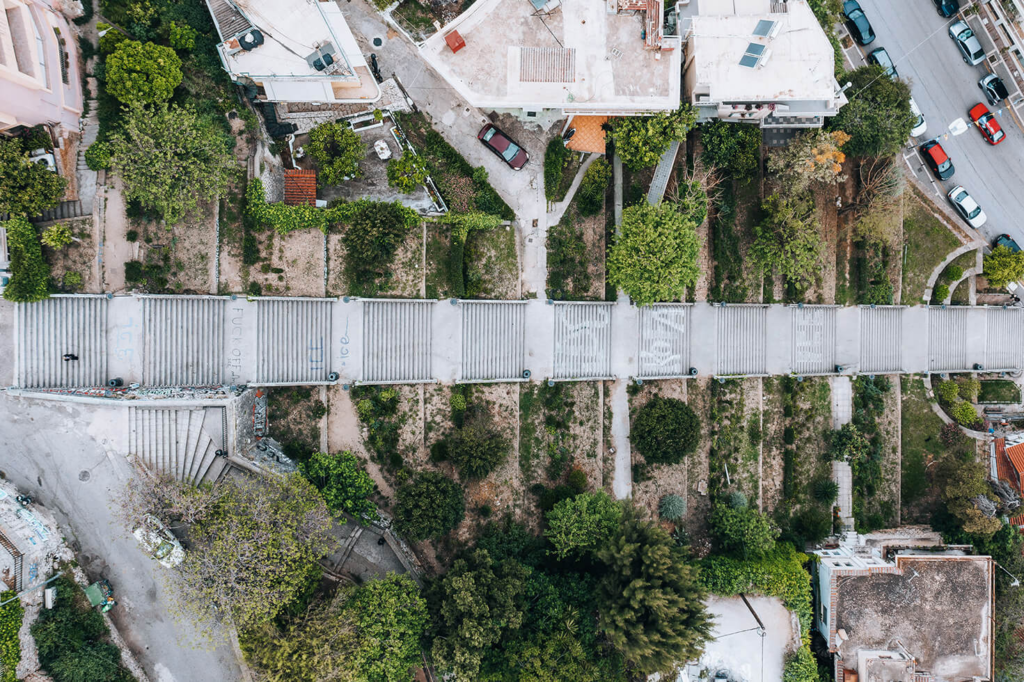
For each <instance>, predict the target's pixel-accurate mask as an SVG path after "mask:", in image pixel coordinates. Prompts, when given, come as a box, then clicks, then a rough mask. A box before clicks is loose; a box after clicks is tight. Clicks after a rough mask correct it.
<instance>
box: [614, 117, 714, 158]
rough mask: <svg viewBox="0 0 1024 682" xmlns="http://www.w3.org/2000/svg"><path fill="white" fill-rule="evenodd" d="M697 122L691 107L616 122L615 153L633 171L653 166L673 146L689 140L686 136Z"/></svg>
mask: <svg viewBox="0 0 1024 682" xmlns="http://www.w3.org/2000/svg"><path fill="white" fill-rule="evenodd" d="M696 120H697V113H696V111H695V110H694V109H693V107H691V106H689V105H687V104H684V105H683V106H681V107H680V108H679V109H678V110H677V111H672V112H667V113H658V114H655V115H653V116H624V117H621V118H616V119H613V121H614V122H613V126H614V127H613V129H612V140H613V141H614V142H615V151H616V152H617V153H618V155H619V157H620V158H621V159H622V163H624V164H625V165H626V167H627V168H629V169H630V170H633V171H637V170H640V169H641V168H645V167H647V166H653V165H654V164H656V163H658V161H659V159H660V158H661V155H662V154H664V153H665V150H666V149H668V148H669V145H670V144H671V143H672V142H674V141H680V140H683V139H685V138H686V133H687V132H688V131H689V130H690V128H692V127H693V124H694V123H695V122H696Z"/></svg>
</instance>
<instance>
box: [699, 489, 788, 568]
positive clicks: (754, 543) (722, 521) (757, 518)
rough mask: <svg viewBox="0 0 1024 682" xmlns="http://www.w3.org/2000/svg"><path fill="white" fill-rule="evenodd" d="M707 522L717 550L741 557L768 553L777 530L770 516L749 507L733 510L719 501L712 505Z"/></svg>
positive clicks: (773, 545) (771, 548)
mask: <svg viewBox="0 0 1024 682" xmlns="http://www.w3.org/2000/svg"><path fill="white" fill-rule="evenodd" d="M708 521H709V526H710V530H711V534H712V535H713V536H714V538H715V541H716V542H717V544H718V547H719V549H720V550H722V551H723V552H732V553H735V554H738V555H740V556H743V557H745V558H746V557H759V556H763V555H765V554H768V553H769V552H771V551H772V550H773V549H774V548H775V539H776V538H777V537H779V529H778V528H776V527H775V526H774V525H773V524H772V522H771V519H770V518H769V517H767V516H766V515H764V514H762V513H761V512H759V511H758V510H756V509H753V508H750V507H748V508H746V509H733V508H732V507H730V506H728V505H725V504H721V503H719V504H716V505H715V506H714V507H713V509H712V511H711V516H710V518H709V520H708Z"/></svg>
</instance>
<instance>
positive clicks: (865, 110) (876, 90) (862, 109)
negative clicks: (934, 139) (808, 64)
mask: <svg viewBox="0 0 1024 682" xmlns="http://www.w3.org/2000/svg"><path fill="white" fill-rule="evenodd" d="M843 79H844V80H846V81H848V82H849V83H851V87H850V88H849V89H847V91H846V95H847V97H848V98H849V100H850V101H849V102H847V103H846V105H844V106H843V108H841V109H840V110H839V114H837V115H836V116H835V117H833V118H832V119H830V120H829V129H830V130H842V131H845V132H846V133H848V134H849V135H850V140H849V141H848V142H847V143H846V144H845V145H843V151H844V152H846V153H847V154H848V155H850V156H876V157H884V156H892V155H893V154H896V153H897V152H899V151H900V150H901V149H902V148H903V145H905V144H906V143H907V140H908V139H909V138H910V131H911V130H912V129H913V127H914V120H915V117H914V115H913V114H911V112H910V86H908V85H907V84H906V83H905V82H904V81H902V80H893V79H892V78H889V77H888V76H887V75H885V70H884V69H883V68H882V67H881V66H878V65H869V66H862V67H860V68H857V69H854V70H853V71H851V72H849V73H847V74H846V75H845V76H844V77H843Z"/></svg>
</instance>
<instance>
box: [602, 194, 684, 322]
mask: <svg viewBox="0 0 1024 682" xmlns="http://www.w3.org/2000/svg"><path fill="white" fill-rule="evenodd" d="M699 249H700V241H699V239H698V238H697V223H696V222H694V220H693V218H692V217H691V216H688V215H684V214H683V213H680V212H679V211H678V210H677V209H676V207H675V206H674V205H672V204H670V203H660V204H658V205H657V206H651V205H649V204H648V203H647V202H642V203H640V204H637V205H635V206H630V207H629V208H627V209H626V210H625V212H624V213H623V216H622V226H621V232H620V234H618V235H616V236H615V242H614V244H613V245H612V248H611V249H610V251H609V253H608V280H609V282H611V284H613V285H614V286H617V287H620V288H622V289H623V290H624V291H625V292H626V293H627V294H629V295H630V296H631V297H632V298H633V300H634V302H635V303H636V304H637V305H641V306H644V305H650V304H651V303H654V302H656V301H677V300H680V299H681V298H682V297H683V296H685V295H686V289H687V287H691V286H693V285H694V283H696V281H697V276H698V275H699V274H700V269H699V268H698V267H697V252H698V251H699Z"/></svg>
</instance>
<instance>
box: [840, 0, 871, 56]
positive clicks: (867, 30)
mask: <svg viewBox="0 0 1024 682" xmlns="http://www.w3.org/2000/svg"><path fill="white" fill-rule="evenodd" d="M843 14H844V15H846V28H848V29H849V30H850V35H851V36H853V39H854V40H856V41H857V42H858V43H860V44H861V45H867V44H869V43H871V42H873V41H874V40H875V32H874V31H872V30H871V22H870V21H868V17H867V15H866V14H864V10H862V9H861V7H860V3H858V2H857V0H846V2H844V3H843Z"/></svg>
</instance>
